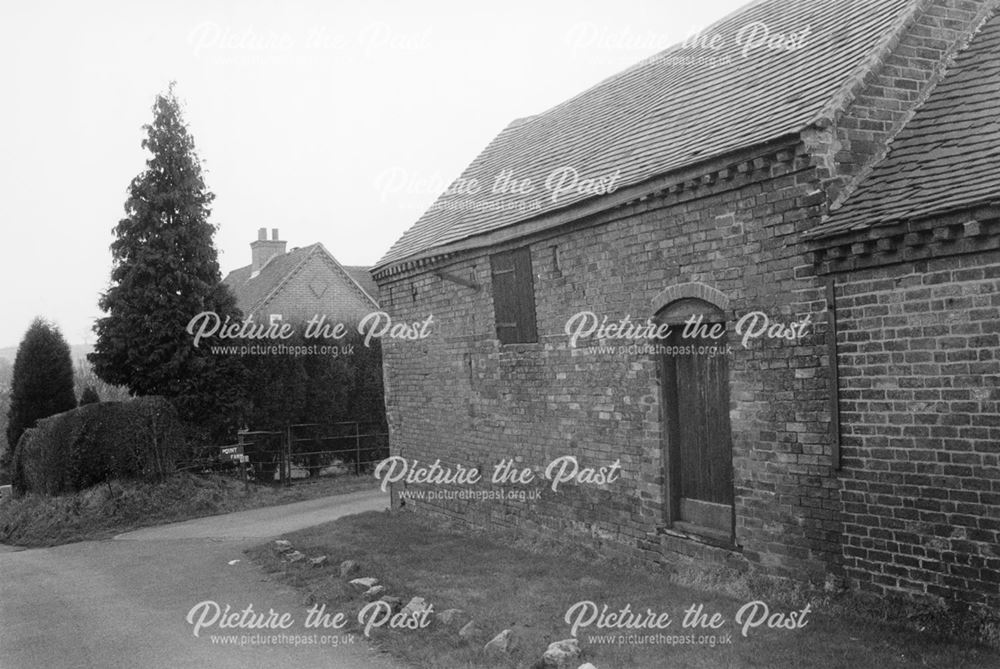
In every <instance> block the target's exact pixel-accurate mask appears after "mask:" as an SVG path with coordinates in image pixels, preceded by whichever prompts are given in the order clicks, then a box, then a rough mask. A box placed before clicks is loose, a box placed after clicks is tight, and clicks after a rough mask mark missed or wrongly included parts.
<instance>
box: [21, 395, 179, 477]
mask: <svg viewBox="0 0 1000 669" xmlns="http://www.w3.org/2000/svg"><path fill="white" fill-rule="evenodd" d="M184 436H185V430H184V425H183V424H182V423H181V422H180V420H179V419H178V417H177V411H176V409H174V407H173V405H172V404H171V403H170V402H168V401H166V400H165V399H163V398H160V397H142V398H137V399H134V400H130V401H128V402H105V403H100V404H87V405H84V406H82V407H80V408H78V409H74V410H72V411H67V412H65V413H61V414H57V415H55V416H51V417H50V418H46V419H42V420H40V421H38V425H37V427H35V428H33V429H30V430H28V431H27V432H26V433H25V435H24V437H23V438H22V439H21V441H20V442H18V444H17V448H16V449H15V450H14V462H13V469H14V476H13V484H14V487H15V489H16V490H17V492H18V493H19V494H20V493H24V492H38V493H45V494H49V495H56V494H59V493H62V492H67V491H73V490H82V489H84V488H87V487H90V486H93V485H95V484H97V483H101V482H103V481H106V480H109V479H112V478H126V479H127V478H133V479H142V480H159V479H161V478H163V477H164V476H165V475H166V474H168V473H170V472H172V471H173V470H174V467H175V463H176V461H177V459H178V458H179V457H180V456H181V454H182V453H183V450H184Z"/></svg>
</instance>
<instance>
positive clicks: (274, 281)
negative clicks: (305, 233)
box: [223, 243, 378, 314]
mask: <svg viewBox="0 0 1000 669" xmlns="http://www.w3.org/2000/svg"><path fill="white" fill-rule="evenodd" d="M315 254H324V255H325V256H326V257H327V258H328V259H329V260H331V261H332V262H333V264H334V265H335V266H336V267H339V268H340V269H342V270H343V271H344V273H345V274H346V275H347V278H348V279H349V280H352V281H353V282H354V283H356V284H357V285H358V287H359V288H360V289H361V290H362V291H363V292H364V293H365V294H366V295H367V296H368V297H369V298H370V299H371V301H372V303H373V304H375V305H377V304H378V286H377V285H376V284H375V282H374V280H372V278H371V274H370V273H369V272H368V269H367V268H365V267H353V266H352V267H345V266H344V265H341V264H340V263H339V262H337V259H336V258H334V257H333V256H332V255H331V254H330V252H329V251H327V250H326V248H325V247H324V246H323V245H322V244H319V243H316V244H312V245H310V246H304V247H301V248H294V249H292V250H291V251H289V252H288V253H284V254H280V255H276V256H274V257H273V258H271V259H270V260H268V261H267V263H265V264H264V267H262V268H261V270H260V273H259V274H257V276H251V274H252V271H251V267H252V266H251V265H247V266H245V267H240V268H239V269H234V270H233V271H232V272H230V273H229V274H228V275H226V278H225V279H223V283H225V284H226V285H227V286H229V288H230V290H232V291H233V294H234V295H235V296H236V302H237V304H239V306H240V309H242V310H243V312H244V313H247V314H249V313H253V312H254V311H256V310H257V309H258V308H259V307H260V306H261V305H262V304H264V303H265V302H266V301H267V299H268V298H269V297H270V296H271V295H272V294H273V293H274V292H275V291H276V290H277V289H278V288H279V287H280V286H281V284H282V282H283V281H284V280H285V279H286V278H287V277H289V276H290V275H292V274H294V273H295V271H296V270H297V269H298V268H299V267H300V266H301V265H302V264H303V263H305V262H306V260H308V259H309V257H310V256H312V255H315Z"/></svg>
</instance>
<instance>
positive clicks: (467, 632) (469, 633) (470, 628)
mask: <svg viewBox="0 0 1000 669" xmlns="http://www.w3.org/2000/svg"><path fill="white" fill-rule="evenodd" d="M478 633H479V628H478V627H476V621H475V620H470V621H469V622H467V623H465V626H463V627H462V629H460V630H458V636H460V637H462V638H463V639H471V638H472V637H474V636H476V635H477V634H478Z"/></svg>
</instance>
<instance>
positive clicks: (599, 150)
mask: <svg viewBox="0 0 1000 669" xmlns="http://www.w3.org/2000/svg"><path fill="white" fill-rule="evenodd" d="M995 8H996V2H992V1H991V2H987V1H983V0H915V1H911V0H885V1H883V2H868V1H858V0H808V1H805V0H764V1H762V2H756V3H753V4H751V5H749V6H747V7H746V8H744V9H743V10H741V11H738V12H736V13H734V14H731V15H730V16H728V17H726V18H725V19H723V20H722V21H720V22H719V23H717V24H715V25H713V26H712V27H710V28H708V29H706V31H704V33H703V34H702V36H701V37H700V38H699V39H698V40H692V41H691V42H689V43H685V44H683V45H678V46H676V47H674V48H672V49H668V50H667V51H665V52H663V53H661V54H659V55H657V56H656V57H653V58H650V59H648V60H646V61H644V62H642V63H639V64H637V65H635V66H634V67H632V68H630V69H628V70H626V71H624V72H622V73H620V74H618V75H616V76H613V77H611V78H609V79H607V80H605V81H602V82H600V83H599V84H597V85H596V86H594V87H593V88H591V89H589V90H587V91H584V92H583V93H581V94H579V95H577V96H576V97H574V98H572V99H570V100H567V101H565V102H563V103H561V104H559V105H557V106H555V107H553V108H551V109H549V110H548V111H545V112H543V113H540V114H538V115H536V116H531V117H528V118H523V119H519V120H517V121H515V122H513V123H511V124H510V125H509V126H508V127H507V128H505V129H504V130H503V131H502V132H501V133H500V134H499V135H498V136H497V137H496V138H495V139H494V140H493V142H492V143H490V145H489V146H487V147H486V149H484V150H483V152H482V153H481V154H480V155H479V156H478V157H477V158H476V159H475V160H474V161H473V162H472V163H471V164H470V166H469V167H468V168H467V169H466V171H465V172H464V173H463V174H462V175H461V177H460V179H459V180H457V181H456V182H455V186H454V187H453V188H450V189H449V191H448V192H447V193H445V194H443V195H442V196H441V197H440V198H439V200H438V201H437V202H436V203H435V205H434V206H433V207H432V208H431V209H430V210H429V211H428V212H427V213H425V214H424V215H423V217H421V218H420V219H419V220H418V221H417V222H416V223H415V224H414V225H413V227H412V228H411V229H410V230H408V231H407V232H406V233H405V234H404V235H403V236H402V237H401V238H400V239H399V240H398V241H397V243H396V244H395V245H394V246H393V247H392V248H391V249H390V250H389V252H388V253H387V254H386V255H385V256H384V257H383V258H382V260H380V261H379V263H378V264H377V265H376V267H375V268H374V269H373V274H374V276H375V279H376V281H377V282H378V284H379V287H380V290H381V303H382V307H383V308H384V309H385V310H387V311H388V312H389V313H390V314H392V316H393V317H394V318H396V319H399V320H404V321H419V320H422V319H423V318H425V317H426V316H427V314H433V316H434V323H435V330H434V333H433V336H431V337H428V338H427V339H424V340H421V341H419V342H408V341H398V340H397V341H393V340H387V341H386V342H385V349H384V364H385V377H386V403H387V409H388V415H389V425H390V434H391V448H392V453H393V454H394V455H397V456H402V457H404V458H407V459H411V460H417V461H419V462H421V463H425V464H429V463H432V462H434V461H435V460H440V462H441V465H442V466H458V465H462V466H474V467H479V468H481V469H482V470H483V472H484V476H485V475H487V474H488V472H489V471H490V470H491V468H492V467H494V466H495V465H496V464H497V463H498V462H500V461H501V460H503V459H505V458H516V460H517V463H518V466H519V467H530V468H532V469H533V470H534V471H537V472H538V473H539V476H541V474H542V473H543V472H544V469H545V468H546V466H547V464H548V463H550V462H551V461H552V460H553V459H555V458H559V457H562V456H565V455H573V456H575V457H576V458H577V459H578V461H579V463H580V465H581V466H588V467H594V468H598V467H605V466H609V465H611V464H612V463H615V462H618V463H619V465H620V477H619V478H617V480H615V481H613V482H606V483H603V484H600V485H595V484H593V483H587V482H571V483H566V484H564V485H562V486H560V487H559V488H558V490H556V491H553V490H551V489H550V488H548V487H546V486H545V485H542V486H539V487H540V488H541V498H540V499H517V498H508V499H504V500H500V501H497V500H491V501H483V500H463V499H435V500H429V499H428V500H421V501H413V500H412V499H411V500H410V501H407V506H408V507H410V508H414V509H416V510H417V511H419V512H425V513H431V514H443V515H447V516H450V517H454V518H458V519H463V520H465V521H467V522H469V523H472V524H476V525H484V526H502V527H514V528H518V529H519V530H520V531H523V532H526V533H536V534H546V535H551V536H555V537H557V538H560V539H562V540H564V541H566V542H569V543H577V544H581V545H587V546H592V547H597V548H598V549H599V550H601V551H603V552H605V553H607V554H610V555H620V556H623V557H628V558H632V559H638V560H642V561H648V562H651V563H658V562H676V561H679V560H685V559H695V560H699V561H710V562H715V563H719V564H725V565H729V566H733V567H737V568H741V569H747V568H753V569H760V570H763V571H764V572H766V573H769V574H773V575H777V576H785V577H791V578H795V579H802V580H812V581H816V582H822V581H823V580H824V579H826V578H829V577H830V575H837V576H843V577H845V578H846V579H847V581H848V583H850V584H851V585H852V586H853V587H856V588H860V589H863V590H869V591H873V592H877V593H901V594H905V595H914V596H923V597H941V598H943V599H945V600H951V601H956V600H957V601H961V602H966V603H970V604H979V605H994V606H995V605H996V604H997V603H1000V596H998V585H1000V583H998V582H1000V463H998V451H1000V250H998V249H1000V223H998V222H997V219H998V217H1000V208H998V204H1000V111H998V110H1000V107H998V106H997V96H998V94H1000V18H998V17H997V16H996V14H995ZM761 26H765V28H761ZM765 29H766V31H767V32H766V36H767V39H766V40H763V41H758V40H757V39H756V37H755V36H756V35H757V34H758V33H762V32H763V31H764V30H765ZM754 44H758V46H753V45H754ZM568 168H572V169H568ZM574 175H575V176H576V180H575V181H574V180H573V178H574ZM581 313H582V314H593V319H597V320H599V321H600V322H606V323H611V324H617V325H614V327H612V328H611V329H605V330H604V332H603V335H604V338H603V339H601V338H600V337H599V335H600V334H601V333H598V332H596V331H595V332H594V333H593V334H591V335H590V336H587V335H586V334H583V335H581V336H580V337H578V338H577V340H576V341H573V338H572V337H571V336H570V333H571V332H573V331H574V327H575V325H578V324H580V323H582V322H584V321H581V320H577V321H573V318H574V317H576V316H577V315H578V314H581ZM755 314H756V315H755ZM626 317H627V318H628V319H629V320H628V321H627V322H626V323H624V324H623V319H625V318H626ZM578 318H588V317H587V316H581V317H578ZM605 318H606V319H607V320H606V321H604V319H605ZM647 319H648V320H647ZM748 319H749V320H748ZM597 320H592V321H590V324H594V323H596V322H597ZM629 323H631V324H633V325H635V324H645V325H646V326H648V327H647V328H646V332H647V334H648V332H649V331H650V329H649V328H650V327H652V326H656V327H660V326H664V325H665V326H668V327H669V328H670V330H671V334H669V335H668V336H665V337H662V338H647V339H641V337H639V338H636V337H633V338H631V339H629V338H628V337H626V338H624V339H623V338H622V335H623V334H625V335H635V333H636V332H637V330H636V328H630V327H629ZM687 323H701V324H703V325H705V326H706V327H704V328H702V330H701V331H700V332H699V333H698V336H697V337H691V336H690V334H691V333H688V336H686V337H685V336H681V333H682V327H683V325H684V324H687ZM709 326H716V328H717V329H716V332H715V334H719V332H722V333H723V336H722V337H721V338H717V337H716V338H712V337H710V336H707V335H709V334H710V333H711V328H710V327H709ZM758 326H759V327H760V328H761V329H763V334H762V335H761V336H758V337H750V338H747V337H746V335H747V333H748V331H751V330H754V331H758ZM640 339H641V341H640ZM574 344H575V345H574ZM626 344H627V345H626ZM688 344H690V345H692V348H690V350H688V351H687V352H685V345H688ZM722 344H725V345H727V346H728V348H727V349H725V347H724V346H722ZM710 345H711V346H710ZM722 349H725V350H724V352H722V353H721V354H720V350H722ZM402 485H403V484H397V486H396V488H397V490H398V488H399V487H400V486H402ZM503 485H506V486H507V487H511V485H510V484H503ZM409 487H411V488H413V487H420V486H416V485H415V484H409ZM497 487H502V486H500V485H499V484H498V486H497ZM394 503H397V504H398V503H399V499H398V497H396V498H395V499H394Z"/></svg>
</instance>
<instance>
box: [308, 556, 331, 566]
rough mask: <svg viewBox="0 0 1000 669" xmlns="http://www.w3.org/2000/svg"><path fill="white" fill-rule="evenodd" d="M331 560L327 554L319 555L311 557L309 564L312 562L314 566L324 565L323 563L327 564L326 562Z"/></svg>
mask: <svg viewBox="0 0 1000 669" xmlns="http://www.w3.org/2000/svg"><path fill="white" fill-rule="evenodd" d="M329 560H330V558H328V557H327V556H325V555H320V556H319V557H314V558H311V559H310V560H309V564H311V565H312V566H314V567H322V566H323V565H325V564H326V563H327V562H328V561H329Z"/></svg>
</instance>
